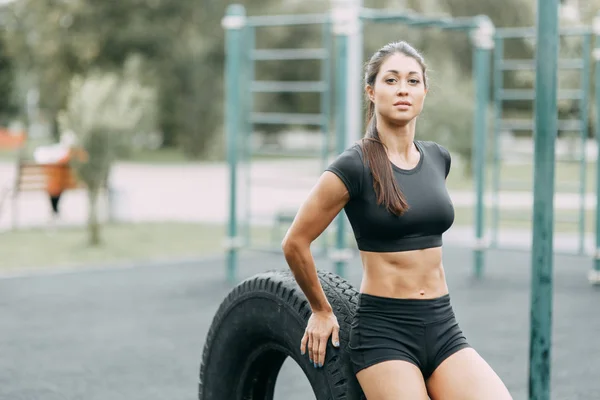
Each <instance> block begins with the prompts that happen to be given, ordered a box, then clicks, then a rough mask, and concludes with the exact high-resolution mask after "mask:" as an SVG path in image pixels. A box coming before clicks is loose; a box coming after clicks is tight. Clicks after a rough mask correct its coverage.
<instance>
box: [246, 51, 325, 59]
mask: <svg viewBox="0 0 600 400" xmlns="http://www.w3.org/2000/svg"><path fill="white" fill-rule="evenodd" d="M250 58H251V59H252V60H255V61H283V60H323V59H327V58H329V53H328V51H327V49H257V50H253V51H252V53H250Z"/></svg>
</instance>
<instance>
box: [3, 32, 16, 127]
mask: <svg viewBox="0 0 600 400" xmlns="http://www.w3.org/2000/svg"><path fill="white" fill-rule="evenodd" d="M14 86H15V73H14V65H13V59H12V58H11V57H9V55H8V54H7V52H6V43H5V38H4V35H2V36H0V93H2V96H1V97H0V124H1V125H3V126H6V125H8V122H9V121H10V119H11V118H13V117H15V116H16V114H17V113H18V108H17V105H16V102H15V97H14Z"/></svg>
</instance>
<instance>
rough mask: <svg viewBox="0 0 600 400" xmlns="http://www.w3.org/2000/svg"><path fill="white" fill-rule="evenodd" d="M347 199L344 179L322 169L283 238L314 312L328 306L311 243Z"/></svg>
mask: <svg viewBox="0 0 600 400" xmlns="http://www.w3.org/2000/svg"><path fill="white" fill-rule="evenodd" d="M348 200H349V195H348V190H347V189H346V186H345V185H344V184H343V182H342V181H341V180H340V179H339V178H338V177H337V176H336V175H335V174H333V173H332V172H329V171H326V172H324V173H323V174H322V175H321V177H320V178H319V180H318V181H317V184H316V185H315V187H314V188H313V189H312V190H311V192H310V193H309V195H308V197H307V199H306V201H305V202H304V203H303V204H302V206H301V207H300V209H299V210H298V213H297V214H296V217H295V218H294V221H293V222H292V225H291V226H290V228H289V230H288V231H287V233H286V235H285V237H284V239H283V243H282V249H283V254H284V256H285V259H286V261H287V263H288V265H289V267H290V269H291V271H292V273H293V274H294V277H295V278H296V281H297V282H298V285H299V286H300V288H301V289H302V291H303V292H304V295H305V296H306V298H307V299H308V302H309V303H310V306H311V308H312V310H313V312H320V311H331V305H330V304H329V302H328V301H327V297H326V296H325V293H324V292H323V289H322V288H321V284H320V282H319V278H318V276H317V269H316V266H315V262H314V259H313V257H312V254H311V252H310V245H311V243H312V242H313V241H314V240H315V239H317V238H318V237H319V236H320V235H321V233H323V231H325V229H326V228H327V227H328V226H329V224H330V223H331V221H333V219H334V218H335V216H336V215H337V214H338V213H339V212H340V211H341V210H342V209H343V208H344V206H345V205H346V203H347V202H348Z"/></svg>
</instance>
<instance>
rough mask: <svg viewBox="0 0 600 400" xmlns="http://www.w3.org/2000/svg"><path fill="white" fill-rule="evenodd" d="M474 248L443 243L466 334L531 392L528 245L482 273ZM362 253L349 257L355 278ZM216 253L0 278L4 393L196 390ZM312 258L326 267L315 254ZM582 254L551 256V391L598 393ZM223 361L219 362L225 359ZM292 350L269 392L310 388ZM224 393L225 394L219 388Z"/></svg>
mask: <svg viewBox="0 0 600 400" xmlns="http://www.w3.org/2000/svg"><path fill="white" fill-rule="evenodd" d="M470 260H471V256H470V252H469V251H467V250H466V249H460V248H455V247H448V248H447V249H446V250H445V253H444V264H445V268H446V275H447V279H448V283H449V287H450V290H451V297H452V302H453V305H454V307H455V312H456V315H457V318H458V320H459V323H460V324H461V326H462V328H463V330H464V331H465V334H466V336H467V339H468V340H469V341H470V343H471V344H472V345H473V346H474V347H475V348H476V349H477V351H478V352H479V353H480V354H482V356H483V357H484V358H485V359H486V360H487V361H488V362H489V363H490V364H491V365H492V367H493V368H494V369H495V370H496V371H497V372H498V374H499V375H500V376H501V377H502V379H503V380H504V381H505V382H506V384H507V385H508V387H509V389H510V391H511V392H512V394H513V396H514V399H515V400H526V399H527V376H528V372H527V371H528V342H529V325H528V324H529V301H530V293H529V290H530V272H529V271H530V268H529V264H530V256H529V255H528V254H527V253H521V252H517V253H511V252H502V253H497V252H493V251H492V252H490V254H489V256H488V260H489V263H488V266H487V269H486V276H485V279H484V280H483V281H479V282H478V281H475V280H473V279H472V278H471V266H470V264H471V263H470ZM357 263H358V260H356V259H355V260H353V263H352V264H351V265H350V266H349V267H348V274H349V275H348V279H349V281H350V282H351V283H352V284H353V285H355V286H358V284H359V282H360V275H361V270H360V268H359V266H358V264H357ZM223 265H224V263H223V261H222V260H208V261H205V262H190V263H180V264H174V265H163V266H146V267H140V268H127V269H122V268H114V269H103V270H98V271H91V272H85V273H71V274H63V275H48V276H30V277H20V278H19V277H17V278H10V279H0V332H2V334H1V335H0V354H1V355H2V357H0V400H31V399H44V400H81V399H85V400H105V399H110V400H142V399H143V400H164V399H177V400H193V399H196V398H197V397H196V396H197V395H196V392H197V376H198V368H199V362H200V357H201V352H202V346H203V344H204V340H205V337H206V333H207V331H208V328H209V326H210V323H211V321H212V317H213V316H214V313H215V311H216V309H217V307H218V305H219V304H220V302H221V301H222V299H223V298H224V297H225V296H226V294H227V293H228V291H229V290H230V287H229V286H228V285H227V284H225V283H224V280H223V276H224V268H223ZM317 265H318V266H319V268H323V269H330V268H331V267H330V265H329V263H328V262H326V261H324V260H319V259H317ZM280 268H286V266H285V264H284V261H283V258H282V257H281V256H270V257H266V256H261V257H257V256H251V255H247V254H246V255H245V256H243V257H242V259H241V265H240V271H239V272H240V278H244V277H247V276H250V275H253V274H255V273H257V272H260V271H264V270H268V269H280ZM588 268H589V261H588V260H583V259H581V258H577V257H565V256H557V258H556V262H555V274H554V312H553V321H554V324H553V334H552V344H553V347H552V363H553V364H552V369H551V373H552V391H553V396H552V400H592V399H598V398H600V380H599V379H598V371H600V342H599V341H598V332H600V312H598V304H600V290H599V289H600V288H594V287H591V286H590V285H588V283H587V281H586V280H585V272H586V271H587V270H588ZM224 372H226V371H224ZM308 390H309V389H308V383H307V381H306V379H305V378H304V376H303V375H302V373H301V370H300V368H299V367H298V366H297V365H296V364H295V363H293V362H290V361H287V362H286V364H285V366H284V370H283V372H282V374H281V375H280V378H279V380H278V383H277V389H276V393H275V400H311V399H314V397H313V396H312V395H311V394H310V393H309V391H308ZM224 400H226V399H224Z"/></svg>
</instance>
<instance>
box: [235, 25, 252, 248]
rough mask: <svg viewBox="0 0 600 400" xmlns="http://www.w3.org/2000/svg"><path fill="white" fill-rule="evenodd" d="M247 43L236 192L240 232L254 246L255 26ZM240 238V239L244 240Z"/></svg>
mask: <svg viewBox="0 0 600 400" xmlns="http://www.w3.org/2000/svg"><path fill="white" fill-rule="evenodd" d="M242 38H243V39H244V41H245V43H244V44H242V46H244V48H245V49H247V51H245V52H244V53H245V54H243V58H242V67H243V66H244V65H245V68H242V69H243V72H244V74H243V76H244V77H243V78H242V80H241V81H240V80H238V82H239V83H240V85H241V86H242V87H243V91H242V98H243V99H244V101H242V107H243V118H242V121H241V122H242V124H243V127H244V129H243V131H242V132H240V133H241V138H242V139H241V140H240V141H238V143H237V145H238V146H239V147H238V148H239V149H240V152H239V154H240V155H241V157H240V158H241V160H240V162H241V163H242V168H243V171H244V177H243V179H242V181H243V189H242V195H241V196H239V195H238V194H237V193H236V197H237V198H238V199H241V201H243V202H244V204H243V210H244V216H243V221H242V223H241V224H240V228H241V230H242V232H241V233H240V235H241V238H243V245H244V246H252V245H253V243H252V240H253V235H252V229H251V226H250V219H251V214H252V202H251V199H252V191H251V183H252V182H251V181H252V153H253V151H252V150H253V149H252V137H253V132H254V123H253V122H252V118H250V114H252V112H253V111H254V93H253V92H252V90H251V86H252V82H254V78H255V64H256V62H255V61H254V59H253V57H252V56H251V55H252V51H253V50H254V48H255V47H256V45H255V40H256V28H255V27H246V32H245V33H244V35H243V36H242ZM241 238H240V240H242V239H241Z"/></svg>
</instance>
